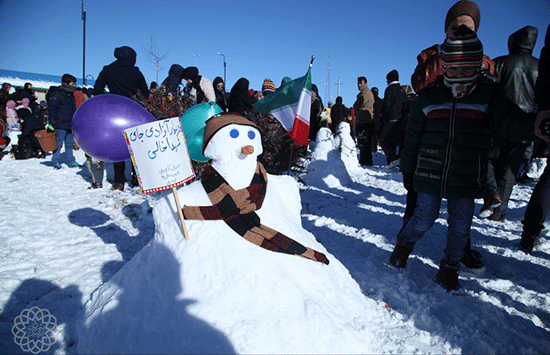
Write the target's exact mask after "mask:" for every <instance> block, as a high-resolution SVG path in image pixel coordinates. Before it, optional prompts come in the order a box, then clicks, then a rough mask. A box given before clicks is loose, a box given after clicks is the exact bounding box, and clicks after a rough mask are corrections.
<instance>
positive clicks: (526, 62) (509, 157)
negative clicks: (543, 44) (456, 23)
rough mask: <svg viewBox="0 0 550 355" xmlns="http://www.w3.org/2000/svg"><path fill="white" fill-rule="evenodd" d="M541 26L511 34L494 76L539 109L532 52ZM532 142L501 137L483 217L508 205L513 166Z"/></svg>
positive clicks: (513, 96) (498, 214)
mask: <svg viewBox="0 0 550 355" xmlns="http://www.w3.org/2000/svg"><path fill="white" fill-rule="evenodd" d="M537 35H538V29H537V28H535V27H532V26H526V27H523V28H522V29H520V30H518V31H516V32H514V33H513V34H511V35H510V37H509V38H508V50H509V54H508V55H505V56H501V57H498V58H495V59H493V61H494V63H495V76H496V77H497V78H498V82H499V85H500V86H501V87H502V89H503V91H504V95H506V97H507V98H509V99H510V100H512V101H513V102H514V103H515V104H516V105H518V106H519V107H520V108H521V109H522V110H523V111H525V112H529V113H536V112H537V104H536V103H535V82H536V80H537V76H538V66H539V60H538V59H537V58H535V57H533V56H532V53H533V48H534V47H535V43H536V42H537ZM530 146H531V142H527V141H523V142H517V141H515V140H510V139H499V140H497V141H496V142H495V148H494V149H493V151H492V152H491V154H490V159H489V176H488V179H489V180H488V181H489V186H488V187H489V188H488V192H487V195H486V196H485V198H484V200H485V203H484V205H483V207H482V208H481V211H480V217H488V218H489V219H491V220H495V221H500V220H502V218H503V216H504V212H505V211H506V209H507V208H508V201H509V200H510V196H511V194H512V190H513V187H514V184H515V182H516V171H514V166H517V167H519V165H520V164H521V161H522V160H523V156H524V153H525V151H526V150H527V149H528V148H529V147H530Z"/></svg>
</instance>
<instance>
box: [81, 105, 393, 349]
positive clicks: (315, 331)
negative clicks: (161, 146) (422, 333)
mask: <svg viewBox="0 0 550 355" xmlns="http://www.w3.org/2000/svg"><path fill="white" fill-rule="evenodd" d="M203 153H204V155H205V156H206V157H208V158H210V159H212V161H211V166H209V167H207V169H205V175H204V177H203V178H202V180H201V181H196V182H193V183H191V184H189V185H187V186H183V187H180V188H179V189H178V196H179V199H180V201H181V205H182V206H183V208H182V209H183V213H184V215H185V218H186V221H185V222H186V227H187V230H188V233H189V240H187V241H186V240H185V239H184V237H183V228H182V226H181V223H180V221H179V217H178V213H179V211H178V210H177V207H176V206H177V205H176V203H175V200H174V197H173V194H171V193H167V192H166V193H161V195H160V196H159V198H158V200H157V202H156V203H155V205H154V208H153V217H154V222H155V229H156V231H155V237H154V238H153V239H152V240H151V242H150V243H149V244H148V245H147V246H146V247H144V248H143V249H142V250H141V251H140V252H138V253H137V254H136V255H135V256H134V257H133V258H132V259H131V260H130V261H129V262H128V263H127V264H126V265H125V266H124V267H123V268H122V269H121V270H120V271H119V272H118V273H117V274H115V275H114V276H113V277H112V278H111V279H110V280H109V281H108V282H106V283H105V284H103V285H102V286H100V287H99V288H98V289H97V290H95V291H94V292H93V293H92V294H91V296H90V300H89V301H88V302H87V303H86V305H85V312H84V315H83V317H82V321H81V322H79V325H78V335H79V341H78V352H79V353H248V354H251V353H273V354H275V353H365V352H367V353H368V352H379V351H380V349H382V348H383V347H384V346H385V345H384V342H385V341H386V340H384V339H383V337H382V334H381V333H380V332H382V331H387V326H386V327H383V326H382V323H384V322H387V321H389V319H390V318H389V315H388V314H387V312H386V311H385V310H384V309H383V306H382V305H380V304H377V303H376V301H374V300H371V299H369V298H367V297H365V296H364V295H363V294H362V293H361V290H360V288H359V286H358V284H357V283H356V282H355V281H354V280H353V279H352V278H351V276H350V274H349V272H348V270H347V269H346V268H345V267H344V266H343V265H342V263H341V262H340V261H338V260H337V259H336V258H335V257H334V256H333V255H331V254H330V253H329V252H328V251H327V250H326V249H325V248H324V246H323V245H321V244H320V243H319V242H317V240H316V239H315V237H314V236H313V235H312V234H311V233H309V232H308V231H307V230H305V229H304V228H303V227H302V223H301V216H300V209H301V203H300V196H299V189H298V184H297V183H296V181H295V180H294V179H292V178H291V177H290V176H275V175H271V174H268V173H266V172H265V170H264V169H263V167H262V166H261V164H259V163H258V160H257V157H258V155H260V154H261V153H262V144H261V137H260V132H259V131H258V129H257V127H256V126H255V125H254V123H252V122H250V121H248V120H247V119H245V118H244V117H242V116H239V115H236V114H225V113H224V114H220V115H217V116H214V117H213V118H211V119H210V120H209V121H207V123H206V127H205V131H204V140H203ZM329 260H330V263H329ZM373 314H375V317H374V319H372V318H373V317H372V315H373ZM379 338H382V339H381V340H378V339H379Z"/></svg>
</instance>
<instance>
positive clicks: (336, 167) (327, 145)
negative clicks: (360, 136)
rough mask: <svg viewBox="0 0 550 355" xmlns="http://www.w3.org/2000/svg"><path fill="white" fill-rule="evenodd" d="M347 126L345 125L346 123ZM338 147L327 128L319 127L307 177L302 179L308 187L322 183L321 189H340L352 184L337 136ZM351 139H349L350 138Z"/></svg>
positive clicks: (308, 165) (339, 139)
mask: <svg viewBox="0 0 550 355" xmlns="http://www.w3.org/2000/svg"><path fill="white" fill-rule="evenodd" d="M346 124H347V123H346ZM337 137H338V139H337V141H338V145H337V143H336V141H335V139H334V136H333V134H332V131H331V130H330V129H328V128H327V127H321V128H320V129H319V132H318V133H317V138H316V144H315V149H314V150H313V153H312V154H311V161H310V162H309V163H308V164H307V166H306V168H307V170H308V173H307V175H305V176H304V177H303V180H304V182H306V183H307V184H308V185H316V184H319V182H322V183H323V184H321V185H324V186H318V187H322V188H327V187H328V188H341V187H345V186H350V185H351V184H352V180H351V177H350V175H349V173H348V169H349V168H348V167H347V166H346V164H345V162H344V160H343V157H342V152H341V151H340V150H339V148H338V147H339V144H340V141H342V139H341V138H339V136H337ZM350 139H351V137H350Z"/></svg>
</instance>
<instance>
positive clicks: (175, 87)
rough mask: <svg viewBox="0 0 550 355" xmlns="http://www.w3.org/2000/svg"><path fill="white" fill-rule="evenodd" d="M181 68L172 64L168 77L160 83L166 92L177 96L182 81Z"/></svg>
mask: <svg viewBox="0 0 550 355" xmlns="http://www.w3.org/2000/svg"><path fill="white" fill-rule="evenodd" d="M183 71H184V69H183V67H182V66H181V65H179V64H172V66H171V67H170V70H169V71H168V76H167V77H166V79H164V81H163V82H162V85H164V87H165V88H166V92H167V93H169V94H173V95H176V96H177V95H179V94H180V90H179V86H180V84H181V81H182V80H183Z"/></svg>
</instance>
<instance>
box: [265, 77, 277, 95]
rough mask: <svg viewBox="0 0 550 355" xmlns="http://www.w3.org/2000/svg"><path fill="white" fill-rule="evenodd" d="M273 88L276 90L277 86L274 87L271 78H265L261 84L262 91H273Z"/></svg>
mask: <svg viewBox="0 0 550 355" xmlns="http://www.w3.org/2000/svg"><path fill="white" fill-rule="evenodd" d="M275 90H277V88H276V87H275V84H274V83H273V80H271V79H268V78H266V79H265V80H264V83H263V85H262V92H263V91H268V92H275Z"/></svg>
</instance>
